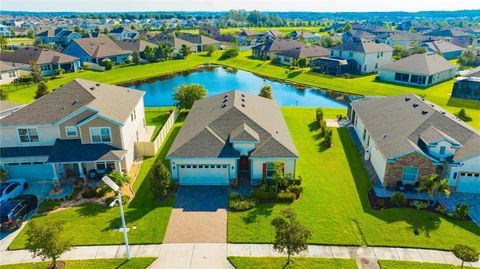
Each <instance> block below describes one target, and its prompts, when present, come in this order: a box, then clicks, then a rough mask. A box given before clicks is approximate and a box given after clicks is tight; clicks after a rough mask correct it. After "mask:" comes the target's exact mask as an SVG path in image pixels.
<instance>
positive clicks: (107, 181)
mask: <svg viewBox="0 0 480 269" xmlns="http://www.w3.org/2000/svg"><path fill="white" fill-rule="evenodd" d="M102 181H103V182H104V183H105V184H107V185H108V186H109V187H110V188H112V190H113V191H115V192H117V199H116V200H114V201H113V202H112V203H111V204H110V206H113V205H115V202H116V201H118V205H119V206H120V215H121V217H122V226H123V238H124V239H125V248H126V249H127V255H128V259H129V260H130V258H131V255H130V248H129V247H128V236H127V226H126V225H125V215H124V214H123V205H122V193H121V192H120V187H119V186H118V185H117V184H116V183H115V182H113V180H112V179H110V178H109V177H107V176H104V177H102Z"/></svg>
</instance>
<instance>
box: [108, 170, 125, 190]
mask: <svg viewBox="0 0 480 269" xmlns="http://www.w3.org/2000/svg"><path fill="white" fill-rule="evenodd" d="M107 176H108V177H109V178H110V179H111V180H112V181H113V182H115V183H116V184H117V185H118V186H120V187H122V186H123V185H125V184H128V183H129V182H130V177H129V176H128V175H127V174H123V173H122V172H119V171H116V170H115V171H112V172H111V173H109V174H107Z"/></svg>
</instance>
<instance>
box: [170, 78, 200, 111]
mask: <svg viewBox="0 0 480 269" xmlns="http://www.w3.org/2000/svg"><path fill="white" fill-rule="evenodd" d="M206 95H207V90H205V88H204V87H203V86H202V85H200V84H183V85H180V86H178V87H177V88H176V89H175V92H174V93H173V100H174V101H175V106H176V107H177V108H178V109H180V110H181V109H190V108H192V106H193V103H195V101H197V100H200V99H202V98H204V97H205V96H206Z"/></svg>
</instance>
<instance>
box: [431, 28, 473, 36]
mask: <svg viewBox="0 0 480 269" xmlns="http://www.w3.org/2000/svg"><path fill="white" fill-rule="evenodd" d="M425 35H431V36H451V37H455V36H469V34H467V33H465V32H463V31H461V30H458V29H441V30H433V31H430V32H428V33H425Z"/></svg>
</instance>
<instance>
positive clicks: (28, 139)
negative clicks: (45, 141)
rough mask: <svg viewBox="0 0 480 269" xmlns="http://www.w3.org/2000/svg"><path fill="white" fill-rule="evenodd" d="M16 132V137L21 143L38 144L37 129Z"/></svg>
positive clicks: (22, 129)
mask: <svg viewBox="0 0 480 269" xmlns="http://www.w3.org/2000/svg"><path fill="white" fill-rule="evenodd" d="M17 131H18V137H19V138H20V142H22V143H32V142H39V141H40V139H39V138H38V129H37V128H20V129H18V130H17Z"/></svg>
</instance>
